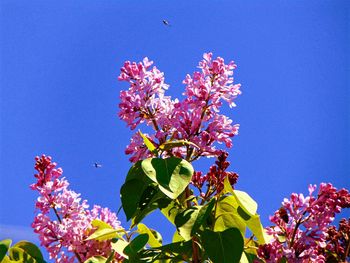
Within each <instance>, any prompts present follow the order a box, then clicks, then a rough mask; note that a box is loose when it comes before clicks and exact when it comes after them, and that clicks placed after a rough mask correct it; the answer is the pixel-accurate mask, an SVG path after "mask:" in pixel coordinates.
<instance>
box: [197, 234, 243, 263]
mask: <svg viewBox="0 0 350 263" xmlns="http://www.w3.org/2000/svg"><path fill="white" fill-rule="evenodd" d="M201 240H202V243H203V247H204V249H205V252H206V254H207V255H208V256H209V258H210V259H211V260H212V261H213V263H236V262H237V263H238V262H239V261H240V259H241V257H242V253H243V246H244V241H243V237H242V235H241V233H240V231H239V230H238V229H237V228H229V229H226V230H225V231H222V232H214V231H211V230H209V229H206V230H204V232H203V233H202V235H201Z"/></svg>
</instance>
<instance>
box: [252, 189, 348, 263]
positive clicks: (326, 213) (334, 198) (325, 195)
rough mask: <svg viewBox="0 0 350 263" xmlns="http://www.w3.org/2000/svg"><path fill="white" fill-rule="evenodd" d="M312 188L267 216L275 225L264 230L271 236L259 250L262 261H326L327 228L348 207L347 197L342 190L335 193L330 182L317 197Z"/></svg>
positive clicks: (295, 196)
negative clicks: (305, 194) (307, 193)
mask: <svg viewBox="0 0 350 263" xmlns="http://www.w3.org/2000/svg"><path fill="white" fill-rule="evenodd" d="M315 189H316V185H310V186H309V195H308V196H307V197H304V195H303V194H296V193H293V194H292V195H291V197H290V199H287V198H285V199H284V201H283V202H282V207H281V208H280V209H279V210H277V211H276V212H275V213H274V215H273V216H271V217H270V221H271V222H272V223H273V224H274V226H271V227H268V228H267V229H266V231H267V233H268V234H269V235H271V236H272V241H271V242H270V244H267V245H263V246H261V247H260V248H259V252H258V254H259V257H260V258H261V259H264V260H265V261H266V262H280V261H281V260H282V259H285V260H287V262H310V261H309V260H311V261H312V262H325V256H324V249H325V248H326V246H327V238H328V229H329V227H330V224H331V223H332V222H333V220H334V218H335V215H336V214H338V213H340V211H341V210H342V209H343V208H348V207H349V204H350V194H349V192H348V191H347V190H345V189H340V190H337V189H336V188H335V187H333V186H332V184H330V183H328V184H326V183H321V184H320V187H319V191H318V193H317V195H316V196H315V195H314V192H315ZM269 255H270V256H269ZM271 255H273V257H271ZM281 262H282V261H281Z"/></svg>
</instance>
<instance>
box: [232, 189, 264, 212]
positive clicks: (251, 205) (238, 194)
mask: <svg viewBox="0 0 350 263" xmlns="http://www.w3.org/2000/svg"><path fill="white" fill-rule="evenodd" d="M233 196H234V197H235V198H236V200H237V202H238V204H239V205H240V206H241V207H242V208H243V210H244V211H245V212H246V213H247V214H248V215H250V216H253V215H255V214H256V210H257V209H258V204H257V203H256V202H255V201H254V200H253V198H251V197H250V196H249V195H248V194H247V193H246V192H243V191H239V190H233Z"/></svg>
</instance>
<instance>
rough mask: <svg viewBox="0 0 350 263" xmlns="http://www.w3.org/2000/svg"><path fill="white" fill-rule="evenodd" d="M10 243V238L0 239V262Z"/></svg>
mask: <svg viewBox="0 0 350 263" xmlns="http://www.w3.org/2000/svg"><path fill="white" fill-rule="evenodd" d="M11 243H12V240H11V239H4V240H1V241H0V262H1V261H2V260H3V259H4V257H5V255H6V253H7V251H8V249H9V248H10V246H11Z"/></svg>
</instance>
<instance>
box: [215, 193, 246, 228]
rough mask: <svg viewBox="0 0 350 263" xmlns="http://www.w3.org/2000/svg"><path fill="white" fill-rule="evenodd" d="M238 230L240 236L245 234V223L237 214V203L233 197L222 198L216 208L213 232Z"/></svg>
mask: <svg viewBox="0 0 350 263" xmlns="http://www.w3.org/2000/svg"><path fill="white" fill-rule="evenodd" d="M233 227H235V228H238V229H239V230H240V231H241V233H242V235H244V234H245V230H246V222H245V221H244V220H242V218H241V217H240V216H239V214H238V212H237V202H236V199H235V198H234V197H233V196H224V197H223V198H221V199H220V200H219V201H218V203H217V206H216V213H215V225H214V230H215V231H224V230H226V229H229V228H233Z"/></svg>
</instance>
